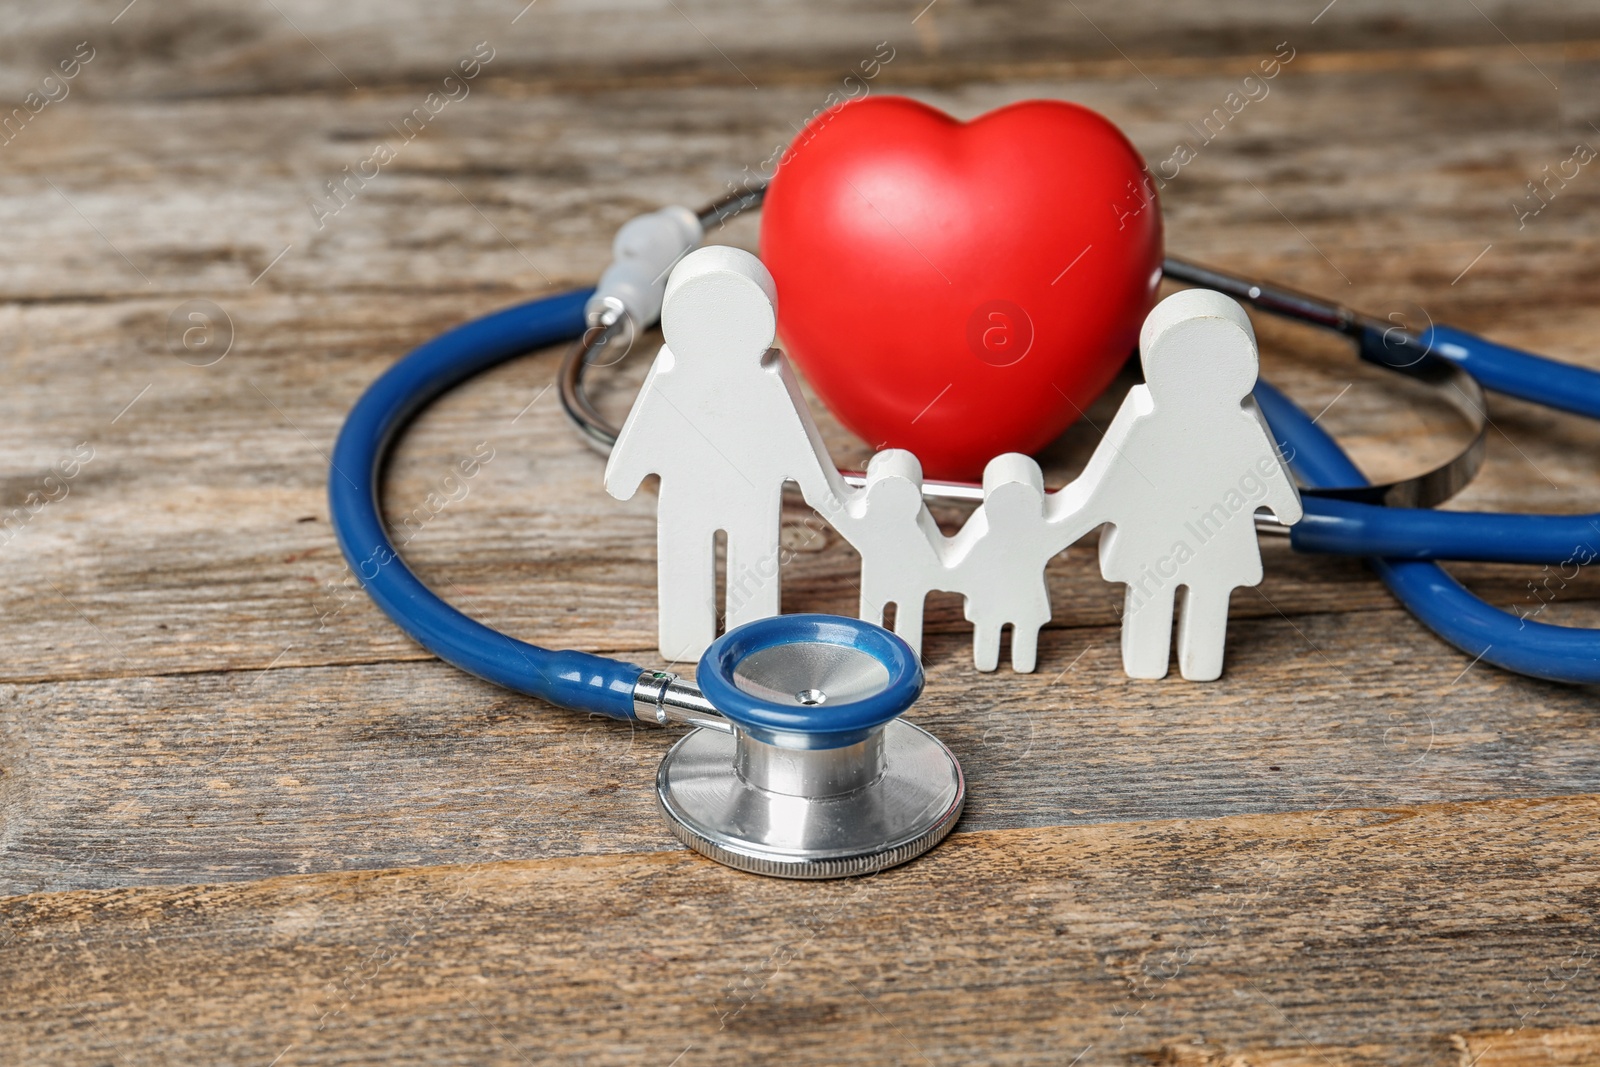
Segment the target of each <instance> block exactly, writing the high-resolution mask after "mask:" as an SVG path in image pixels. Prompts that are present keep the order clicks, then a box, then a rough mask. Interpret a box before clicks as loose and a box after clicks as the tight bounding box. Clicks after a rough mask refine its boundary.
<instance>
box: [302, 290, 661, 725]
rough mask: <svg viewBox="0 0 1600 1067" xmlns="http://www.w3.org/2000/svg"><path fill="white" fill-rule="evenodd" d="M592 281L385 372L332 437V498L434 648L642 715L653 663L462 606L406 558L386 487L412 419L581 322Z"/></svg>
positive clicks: (615, 712)
mask: <svg viewBox="0 0 1600 1067" xmlns="http://www.w3.org/2000/svg"><path fill="white" fill-rule="evenodd" d="M591 292H592V290H581V291H579V292H575V293H564V294H562V295H560V296H552V297H546V298H544V299H541V300H533V301H529V302H528V303H525V304H518V305H517V306H515V307H510V308H506V309H505V310H503V311H497V312H494V313H492V314H490V315H486V316H484V317H483V318H481V319H477V320H475V321H472V322H469V323H466V324H465V325H462V326H457V327H456V328H455V329H453V330H450V331H449V332H447V333H443V334H440V335H439V336H438V337H435V338H434V339H433V340H431V341H429V342H427V343H426V344H424V345H422V346H421V347H419V348H417V349H415V350H413V351H412V352H411V353H410V354H409V355H407V356H406V357H405V358H404V359H401V360H400V361H399V362H397V363H396V364H394V366H392V367H390V368H389V369H388V370H387V371H385V372H384V373H383V374H382V375H380V376H379V378H378V380H377V381H375V382H373V383H372V385H370V386H369V387H368V388H367V391H366V392H365V393H363V394H362V395H361V399H359V400H357V401H356V404H355V407H353V408H352V409H351V410H350V414H349V416H348V417H347V418H346V419H345V423H344V427H343V428H342V429H341V430H340V431H339V439H338V441H337V442H335V444H334V446H333V460H332V470H331V471H330V472H329V474H328V507H329V514H330V517H331V520H332V523H333V528H334V531H335V533H336V534H337V536H338V539H339V548H340V550H341V551H342V552H343V553H344V558H345V561H346V562H347V563H348V564H349V565H350V570H351V572H352V573H354V574H355V576H356V578H357V580H359V581H360V582H361V584H362V586H363V587H365V589H366V591H367V594H368V595H369V596H370V597H372V599H373V601H374V602H375V603H376V604H377V605H378V607H380V608H382V609H383V612H384V614H386V615H388V616H389V618H391V619H393V620H394V622H395V624H396V625H397V626H399V627H400V629H402V630H404V631H405V632H406V633H407V634H408V635H410V637H411V638H412V640H414V641H416V642H417V643H418V644H419V645H421V646H422V647H423V648H426V649H427V650H428V651H429V652H432V653H433V654H434V655H436V656H438V657H439V658H440V659H442V660H444V661H445V662H446V663H450V664H453V665H454V666H457V667H459V668H461V669H462V670H464V671H466V672H467V673H469V674H474V675H477V676H478V677H479V678H482V679H484V680H485V681H488V682H493V683H494V684H495V685H499V686H504V687H505V688H507V689H510V690H512V691H514V692H518V693H523V694H526V695H528V696H533V697H538V698H539V699H541V700H545V701H548V702H549V703H551V704H555V705H558V706H560V707H565V708H572V709H574V710H578V711H590V712H595V713H598V714H600V715H605V716H608V717H610V718H613V719H628V720H631V719H633V717H634V703H633V696H634V686H635V683H637V681H638V679H639V676H640V674H641V673H642V671H643V668H642V667H638V666H635V665H634V664H631V663H624V662H622V661H621V660H615V659H609V658H607V657H605V656H596V655H593V654H592V653H588V652H576V651H559V652H558V651H552V650H550V649H547V648H540V647H539V646H538V645H533V644H529V643H528V642H526V641H519V640H517V639H516V638H514V637H510V636H508V635H506V634H503V633H501V632H500V631H498V630H495V629H493V628H492V627H489V626H485V625H484V624H483V623H481V622H478V621H476V620H474V619H472V618H469V617H468V616H467V615H465V614H463V613H462V612H460V611H458V610H456V609H455V608H453V607H451V606H450V605H449V604H447V603H445V601H444V600H442V599H441V598H440V597H439V596H438V595H436V594H435V593H434V592H433V591H432V590H430V589H429V588H428V587H427V586H426V585H425V584H423V582H422V580H421V579H420V578H418V577H417V576H416V575H415V574H414V573H412V571H411V568H409V567H407V566H406V564H405V561H404V560H402V559H401V558H400V553H399V551H398V550H397V549H396V548H395V546H394V543H393V542H392V541H391V540H390V539H389V533H388V530H387V529H386V528H385V526H384V522H383V514H382V510H381V508H380V505H379V497H378V493H379V490H380V488H381V486H382V478H383V470H384V463H385V460H386V459H387V457H388V453H389V447H390V445H391V444H392V443H393V442H394V441H395V439H396V437H397V436H398V435H399V433H400V432H401V431H402V430H403V429H405V427H406V424H407V423H409V422H410V421H411V420H412V419H413V418H414V417H416V415H417V414H418V413H419V412H420V411H422V409H423V408H425V407H427V406H428V405H429V404H430V403H432V402H433V401H434V400H435V399H436V398H438V397H439V396H440V395H441V394H443V393H445V392H447V391H448V390H450V389H452V388H454V387H455V386H457V385H459V384H461V383H462V382H464V381H466V380H467V379H468V378H471V377H473V376H474V375H476V374H479V373H481V372H483V371H486V370H488V369H489V368H490V367H493V366H496V365H497V364H500V363H504V362H506V361H507V360H509V359H515V358H516V357H517V356H521V355H525V354H526V353H528V352H532V351H535V350H537V349H540V348H546V347H548V346H550V345H554V344H560V343H562V342H564V341H569V340H571V339H572V338H574V337H577V336H579V335H580V334H582V333H583V330H584V314H583V306H584V302H585V301H586V300H587V299H588V298H589V294H590V293H591Z"/></svg>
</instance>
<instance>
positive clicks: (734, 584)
mask: <svg viewBox="0 0 1600 1067" xmlns="http://www.w3.org/2000/svg"><path fill="white" fill-rule="evenodd" d="M782 503H783V493H782V487H781V486H780V487H779V488H778V489H776V490H774V492H773V494H772V500H771V502H770V504H763V505H761V506H756V507H750V506H748V505H747V506H746V508H745V513H744V514H742V515H740V516H738V517H737V518H736V519H734V520H733V521H730V522H727V523H725V524H724V526H723V528H724V529H725V530H727V532H728V572H727V589H728V605H727V607H728V623H727V628H728V629H730V630H731V629H733V628H734V627H735V626H742V625H744V624H745V623H747V622H754V621H755V620H757V619H770V618H771V617H772V616H774V615H777V614H778V613H779V611H780V610H781V608H780V606H779V605H780V603H781V600H782V597H781V591H782V587H781V584H780V574H779V571H780V570H781V569H782V563H783V558H782V555H781V554H780V544H781V543H780V541H779V533H780V527H781V523H782V521H783V515H782V511H781V506H782Z"/></svg>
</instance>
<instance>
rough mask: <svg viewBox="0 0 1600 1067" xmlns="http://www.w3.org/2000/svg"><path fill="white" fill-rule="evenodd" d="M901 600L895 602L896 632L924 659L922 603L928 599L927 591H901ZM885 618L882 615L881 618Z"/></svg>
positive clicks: (919, 657)
mask: <svg viewBox="0 0 1600 1067" xmlns="http://www.w3.org/2000/svg"><path fill="white" fill-rule="evenodd" d="M901 593H902V595H901V598H900V599H898V600H896V601H895V602H894V632H895V633H897V634H899V635H900V639H901V640H903V641H904V642H905V643H906V644H908V645H910V646H911V651H913V652H915V653H916V654H917V658H918V659H921V658H922V602H923V600H925V599H926V598H927V595H928V594H927V592H926V591H925V590H921V589H918V590H915V591H913V590H910V589H905V590H902V591H901ZM882 617H883V616H882V615H881V614H880V615H879V618H880V619H881V618H882Z"/></svg>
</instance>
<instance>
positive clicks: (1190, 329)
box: [1079, 289, 1301, 681]
mask: <svg viewBox="0 0 1600 1067" xmlns="http://www.w3.org/2000/svg"><path fill="white" fill-rule="evenodd" d="M1139 352H1140V361H1141V363H1142V364H1143V366H1144V375H1145V382H1146V384H1145V385H1136V386H1134V387H1133V388H1132V389H1131V390H1129V392H1128V397H1127V399H1126V400H1124V401H1123V404H1122V408H1121V409H1120V410H1119V411H1118V412H1117V417H1116V418H1115V419H1114V420H1112V423H1111V426H1110V428H1109V429H1107V430H1106V435H1105V438H1104V439H1103V440H1102V441H1101V442H1100V446H1099V447H1098V448H1097V449H1096V450H1095V454H1094V456H1093V458H1092V459H1091V460H1090V461H1089V465H1088V468H1087V469H1086V470H1085V471H1084V473H1083V475H1082V477H1080V479H1079V481H1080V482H1082V483H1083V484H1084V486H1085V488H1086V497H1087V499H1086V500H1085V502H1084V503H1083V505H1082V506H1083V509H1084V510H1085V511H1086V512H1092V513H1093V514H1096V515H1100V516H1103V517H1104V518H1105V519H1106V520H1107V521H1108V522H1110V523H1111V524H1112V525H1111V526H1110V528H1108V529H1107V531H1106V532H1105V533H1104V534H1103V535H1102V536H1101V539H1100V573H1101V575H1102V576H1104V577H1105V578H1106V580H1108V581H1113V582H1125V583H1126V584H1127V587H1128V589H1127V594H1126V599H1125V607H1124V610H1123V613H1122V665H1123V669H1124V670H1126V671H1127V673H1128V675H1129V676H1130V677H1133V678H1163V677H1165V676H1166V673H1167V661H1168V658H1169V656H1170V655H1171V649H1172V616H1173V608H1174V601H1175V597H1176V594H1177V591H1178V589H1179V588H1180V587H1181V588H1182V589H1183V590H1184V595H1183V599H1182V613H1181V615H1180V617H1179V621H1178V669H1179V670H1180V671H1181V672H1182V673H1183V676H1184V677H1185V678H1188V679H1191V680H1193V681H1212V680H1214V679H1216V678H1217V677H1218V676H1219V675H1221V673H1222V653H1223V644H1224V640H1225V638H1226V636H1227V630H1228V600H1229V597H1230V595H1231V594H1232V592H1233V589H1234V587H1236V586H1241V585H1255V584H1257V583H1259V582H1260V581H1261V550H1260V548H1259V547H1258V546H1257V544H1256V525H1255V512H1256V509H1257V508H1267V509H1269V510H1271V511H1272V512H1273V514H1274V515H1276V516H1277V518H1278V519H1279V520H1280V521H1281V522H1285V523H1293V522H1298V521H1299V520H1300V516H1301V508H1300V494H1299V493H1298V492H1297V491H1296V490H1295V487H1294V482H1293V481H1292V480H1291V479H1290V477H1289V472H1288V470H1287V469H1286V468H1285V467H1284V463H1283V457H1282V456H1280V455H1279V454H1278V447H1277V445H1276V443H1275V442H1274V441H1273V439H1272V434H1271V432H1270V431H1269V430H1268V428H1267V424H1266V420H1265V419H1264V418H1263V417H1262V414H1261V409H1260V408H1258V407H1257V406H1256V402H1255V399H1254V398H1253V397H1252V396H1251V395H1250V392H1251V390H1252V389H1253V388H1255V383H1256V374H1257V370H1258V367H1259V356H1258V355H1257V352H1256V337H1255V331H1254V330H1253V329H1252V328H1251V326H1250V319H1249V317H1248V316H1247V315H1246V314H1245V313H1244V309H1243V308H1241V307H1240V306H1239V305H1238V304H1237V303H1235V302H1234V301H1233V300H1231V299H1229V298H1228V297H1226V296H1223V295H1222V294H1221V293H1215V292H1211V291H1210V290H1204V289H1188V290H1184V291H1183V292H1179V293H1174V294H1173V295H1172V296H1169V297H1167V299H1165V300H1163V301H1162V302H1161V303H1160V304H1159V305H1157V306H1156V308H1155V310H1154V311H1152V312H1151V313H1150V315H1149V317H1148V318H1146V319H1145V322H1144V328H1143V330H1142V331H1141V332H1140V335H1139Z"/></svg>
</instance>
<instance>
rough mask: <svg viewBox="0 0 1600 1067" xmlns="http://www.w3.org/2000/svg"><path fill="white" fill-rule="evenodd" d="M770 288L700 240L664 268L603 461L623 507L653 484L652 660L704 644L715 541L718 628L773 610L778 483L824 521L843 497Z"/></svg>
mask: <svg viewBox="0 0 1600 1067" xmlns="http://www.w3.org/2000/svg"><path fill="white" fill-rule="evenodd" d="M776 327H777V291H776V288H775V286H774V285H773V282H772V276H771V275H770V274H768V273H767V268H766V267H764V266H763V265H762V264H761V261H760V260H759V259H757V258H756V257H755V256H753V255H751V254H750V253H748V252H745V251H742V250H740V249H737V248H728V247H725V246H721V245H711V246H707V247H705V248H701V249H699V250H697V251H694V252H691V253H689V254H688V255H687V256H685V257H684V258H683V259H682V260H681V261H680V262H679V263H678V265H677V266H676V267H675V268H674V269H673V271H672V275H671V277H670V278H669V279H668V281H667V289H666V294H665V297H664V299H663V302H662V306H661V329H662V333H663V334H664V335H665V339H666V343H665V344H664V345H662V346H661V351H660V352H659V353H658V354H657V355H656V359H655V363H654V364H652V366H651V367H650V373H649V375H648V377H646V378H645V382H644V386H643V388H642V389H640V391H639V396H638V398H637V399H636V400H635V401H634V404H633V409H632V410H631V411H630V412H629V413H628V419H627V421H626V422H625V423H624V424H623V426H622V432H621V434H619V435H618V437H617V443H616V446H615V447H614V448H613V449H612V452H611V459H610V461H609V462H608V463H607V464H606V475H605V483H606V490H607V491H608V492H609V493H610V494H611V495H612V496H614V497H617V498H618V499H620V500H626V499H628V498H629V497H631V496H633V494H634V493H635V492H636V491H637V490H638V488H639V485H640V483H641V482H643V481H644V479H645V478H646V477H648V476H649V475H651V474H656V475H659V476H660V479H661V485H660V499H659V502H658V504H657V512H656V554H657V559H656V580H657V596H658V602H659V603H658V607H659V615H660V628H659V642H660V649H661V654H662V656H664V657H665V658H667V659H669V660H692V659H697V658H699V656H700V654H701V653H702V652H704V651H705V649H706V647H707V646H709V645H710V644H711V642H712V641H713V640H715V639H716V636H717V605H716V547H715V545H716V540H715V538H716V533H717V531H719V530H721V531H723V532H725V533H726V535H727V573H726V586H727V601H726V603H727V626H728V628H729V629H732V628H733V627H735V626H738V625H741V624H742V623H746V622H750V621H753V620H755V619H763V618H767V617H769V616H772V615H776V614H778V612H779V605H780V597H779V570H780V562H781V560H780V555H779V532H780V523H781V521H782V514H781V512H782V503H783V487H784V484H785V483H786V482H791V481H792V482H795V483H797V484H798V485H799V487H800V490H801V492H802V493H803V494H804V496H805V498H806V501H807V502H808V503H810V504H811V506H812V507H814V508H816V509H817V510H818V511H819V512H821V513H822V514H823V517H824V518H830V519H831V518H832V517H833V516H834V515H835V514H837V513H838V512H839V511H840V510H842V508H843V507H844V501H845V499H846V498H847V496H848V494H849V489H848V487H846V485H845V484H844V480H843V479H842V478H841V477H840V476H839V472H838V469H837V468H835V467H834V466H833V464H832V463H831V462H830V461H829V460H828V458H827V457H828V452H827V449H826V447H825V446H824V445H823V442H822V435H821V433H819V432H818V430H817V425H816V422H815V420H814V419H813V418H812V417H811V411H810V408H809V407H808V406H807V405H806V402H805V398H804V396H803V395H802V394H801V392H800V386H799V383H798V382H797V381H796V380H795V376H794V372H793V371H792V370H791V369H790V367H789V363H788V361H787V360H786V359H785V358H784V356H783V354H782V353H781V352H779V351H777V350H776V349H774V348H772V341H773V337H774V335H775V332H776Z"/></svg>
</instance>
